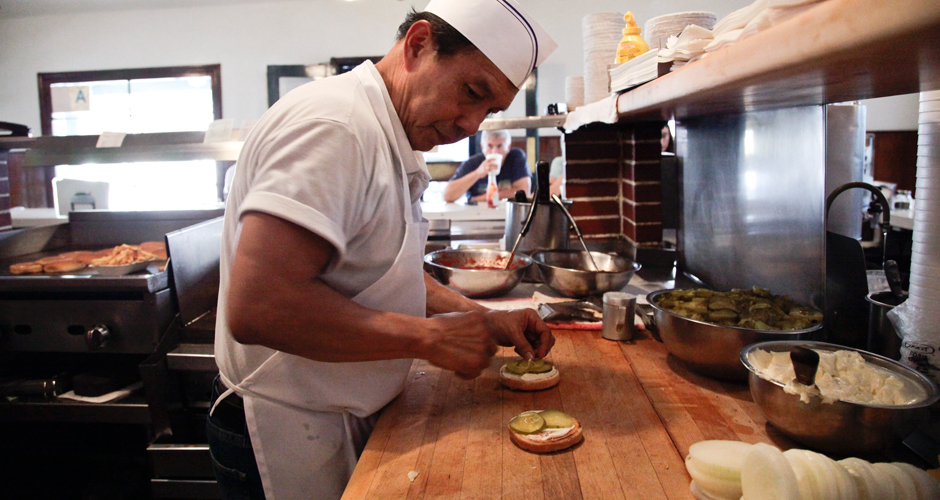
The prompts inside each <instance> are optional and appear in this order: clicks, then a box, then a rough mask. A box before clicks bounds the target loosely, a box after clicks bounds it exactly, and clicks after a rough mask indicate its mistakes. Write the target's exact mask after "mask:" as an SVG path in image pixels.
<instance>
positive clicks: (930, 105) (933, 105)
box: [917, 100, 940, 113]
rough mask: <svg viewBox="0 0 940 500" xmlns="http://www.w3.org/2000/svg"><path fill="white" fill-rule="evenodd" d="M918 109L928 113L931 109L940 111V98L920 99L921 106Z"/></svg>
mask: <svg viewBox="0 0 940 500" xmlns="http://www.w3.org/2000/svg"><path fill="white" fill-rule="evenodd" d="M917 111H918V112H920V113H928V112H930V111H940V100H936V101H920V106H918V108H917Z"/></svg>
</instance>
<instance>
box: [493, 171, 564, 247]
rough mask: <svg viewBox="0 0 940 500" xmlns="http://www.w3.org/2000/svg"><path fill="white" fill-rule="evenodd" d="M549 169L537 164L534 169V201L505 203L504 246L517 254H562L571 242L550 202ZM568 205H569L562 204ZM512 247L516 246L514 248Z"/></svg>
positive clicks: (561, 213)
mask: <svg viewBox="0 0 940 500" xmlns="http://www.w3.org/2000/svg"><path fill="white" fill-rule="evenodd" d="M549 171H550V165H549V164H548V163H547V162H539V164H538V165H537V169H536V182H537V185H536V189H535V193H534V195H535V196H534V197H533V200H532V201H531V202H529V201H525V202H523V201H516V200H508V201H507V202H506V203H507V209H506V232H505V234H504V236H505V242H506V245H513V246H514V248H515V250H516V251H519V252H525V253H530V252H534V251H536V250H555V249H560V250H565V249H567V248H568V242H569V240H570V238H569V235H568V217H566V216H565V213H564V211H563V210H562V209H561V208H559V206H556V205H555V204H554V203H553V202H552V199H551V193H550V189H549V182H548V174H549ZM564 203H565V204H567V205H569V206H570V205H571V202H570V201H565V202H564ZM533 211H534V212H535V213H534V214H532V216H531V219H532V220H531V221H530V222H529V228H528V231H527V232H526V234H525V235H524V236H522V237H521V238H520V234H521V232H522V228H523V226H525V223H526V221H527V220H528V219H529V218H530V212H533ZM514 243H515V244H514Z"/></svg>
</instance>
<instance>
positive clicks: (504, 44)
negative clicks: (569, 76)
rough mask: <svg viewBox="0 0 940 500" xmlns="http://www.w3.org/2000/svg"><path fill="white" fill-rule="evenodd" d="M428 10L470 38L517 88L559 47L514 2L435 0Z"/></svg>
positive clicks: (426, 10) (503, 0)
mask: <svg viewBox="0 0 940 500" xmlns="http://www.w3.org/2000/svg"><path fill="white" fill-rule="evenodd" d="M424 11H425V12H430V13H432V14H435V15H437V16H438V17H440V18H441V19H443V20H445V21H447V23H448V24H450V25H451V26H453V27H454V29H456V30H457V31H459V32H460V34H462V35H463V36H465V37H467V39H468V40H470V42H471V43H473V45H475V46H476V47H477V48H478V49H480V52H483V55H485V56H486V57H487V58H489V60H490V61H492V62H493V64H495V65H496V67H497V68H499V69H500V71H502V72H503V74H504V75H506V77H507V78H509V80H510V81H511V82H512V83H513V85H515V86H516V88H521V87H522V84H523V83H525V80H526V78H528V77H529V74H530V73H532V70H533V69H535V68H536V67H537V66H538V65H539V64H542V61H544V60H545V59H546V58H547V57H548V56H549V55H550V54H551V53H552V52H553V51H554V50H555V48H556V47H558V44H556V43H555V41H554V40H552V37H550V36H548V33H546V32H545V30H544V29H542V27H541V26H539V24H538V23H537V22H535V19H533V18H532V16H531V15H529V13H528V12H526V11H524V10H523V9H522V7H520V6H519V5H518V4H516V2H515V1H513V0H431V3H429V4H428V6H427V7H426V8H425V9H424Z"/></svg>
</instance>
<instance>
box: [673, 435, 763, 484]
mask: <svg viewBox="0 0 940 500" xmlns="http://www.w3.org/2000/svg"><path fill="white" fill-rule="evenodd" d="M751 446H752V445H750V444H748V443H742V442H741V441H725V440H721V439H712V440H709V441H699V442H697V443H695V444H693V445H692V446H689V456H688V458H689V459H693V460H695V461H696V465H698V466H700V469H701V470H702V472H705V473H707V474H708V475H711V476H715V477H720V478H726V479H740V477H741V464H742V463H743V462H744V454H745V453H747V451H748V450H750V449H751Z"/></svg>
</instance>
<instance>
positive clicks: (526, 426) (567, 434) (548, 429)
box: [509, 410, 584, 453]
mask: <svg viewBox="0 0 940 500" xmlns="http://www.w3.org/2000/svg"><path fill="white" fill-rule="evenodd" d="M509 438H510V439H511V440H512V442H513V443H516V446H518V447H520V448H522V449H523V450H526V451H530V452H532V453H549V452H552V451H559V450H564V449H565V448H570V447H571V446H574V445H576V444H578V443H580V442H581V440H583V439H584V436H583V435H582V432H581V423H580V422H578V420H577V419H576V418H574V417H572V416H571V415H568V414H567V413H565V412H562V411H559V410H538V411H524V412H522V413H520V414H518V415H516V416H515V417H513V419H512V420H510V421H509Z"/></svg>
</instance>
